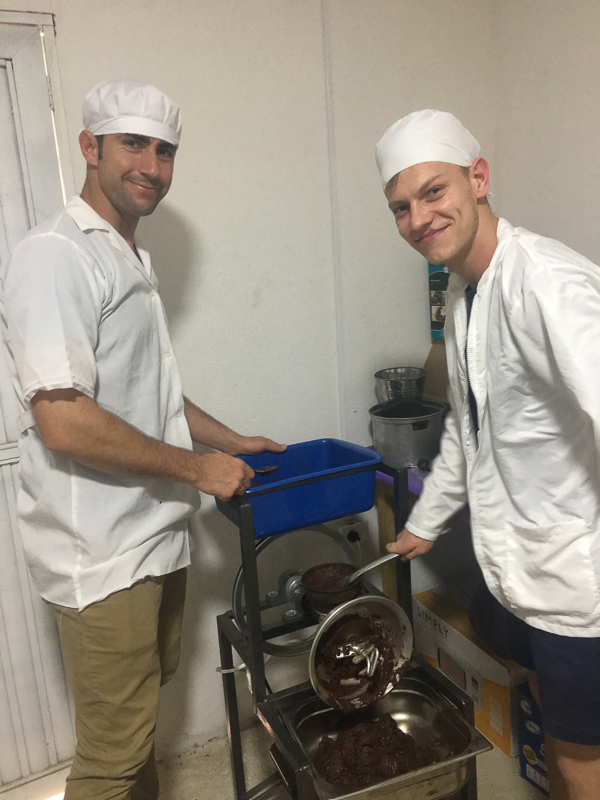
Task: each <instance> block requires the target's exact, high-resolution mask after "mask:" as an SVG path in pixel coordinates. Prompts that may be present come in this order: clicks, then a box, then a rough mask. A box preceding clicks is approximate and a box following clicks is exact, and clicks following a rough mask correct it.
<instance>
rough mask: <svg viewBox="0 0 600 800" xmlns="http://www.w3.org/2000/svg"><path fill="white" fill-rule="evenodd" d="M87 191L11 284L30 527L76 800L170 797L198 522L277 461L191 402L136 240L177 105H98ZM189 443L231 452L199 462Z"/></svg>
mask: <svg viewBox="0 0 600 800" xmlns="http://www.w3.org/2000/svg"><path fill="white" fill-rule="evenodd" d="M83 117H84V128H85V130H83V131H82V132H81V134H80V137H79V142H80V146H81V151H82V153H83V156H84V158H85V160H86V162H87V175H86V180H85V185H84V187H83V191H82V193H81V197H75V198H72V199H71V200H70V201H69V203H68V204H67V206H66V208H65V210H64V211H62V212H60V213H59V214H57V215H55V216H54V217H52V218H51V219H49V220H47V221H46V222H44V223H43V224H41V225H39V226H38V227H37V228H35V229H34V230H32V231H30V232H29V234H28V235H27V236H26V238H25V239H24V240H23V241H22V242H21V243H19V244H18V245H17V246H16V247H15V249H14V251H13V253H12V254H11V258H10V259H9V261H8V264H7V265H5V267H4V269H3V271H2V274H1V275H0V279H1V284H2V296H1V303H2V322H3V332H4V337H5V340H6V345H7V348H8V355H9V366H10V369H11V373H12V377H13V381H14V385H15V388H16V391H17V397H18V400H19V402H20V404H21V411H22V415H21V428H22V436H21V439H20V442H19V447H20V453H21V465H20V477H21V489H20V492H19V497H18V510H19V519H20V528H21V532H22V536H23V542H24V548H25V553H26V557H27V560H28V564H29V567H30V570H31V573H32V576H33V579H34V582H35V584H36V586H37V588H38V589H39V591H40V593H41V595H42V597H44V598H45V599H46V600H47V601H48V602H50V603H52V604H53V605H54V607H55V609H56V613H57V618H58V621H59V631H60V635H61V644H62V648H63V655H64V659H65V666H66V669H67V674H68V677H69V680H70V684H71V688H72V691H73V696H74V699H75V712H76V733H77V752H76V755H75V759H74V763H73V767H72V770H71V773H70V775H69V778H68V781H67V789H66V794H65V798H66V800H105V799H106V800H108V799H109V798H114V799H115V800H117V798H131V800H156V798H157V797H158V781H157V778H156V770H155V765H154V756H153V741H154V728H155V724H156V715H157V711H158V690H159V687H160V685H161V683H165V682H166V681H167V680H168V679H169V678H170V677H171V676H172V674H173V673H174V671H175V669H176V666H177V662H178V659H179V637H180V630H181V618H182V612H183V600H184V595H185V576H186V567H187V566H188V565H189V563H190V539H189V531H188V519H189V517H190V516H191V514H193V513H194V511H196V510H197V508H198V507H199V502H200V501H199V498H200V495H199V491H203V492H206V493H207V494H212V495H214V496H216V497H218V498H220V499H223V500H227V499H229V498H231V497H232V496H233V495H234V494H243V493H244V491H245V490H246V489H247V488H248V487H249V485H250V481H251V479H252V477H253V474H254V473H253V471H252V470H251V469H250V467H248V466H247V465H246V464H245V463H244V462H243V461H242V460H241V459H239V458H235V457H234V455H240V454H241V455H243V454H256V453H260V452H263V451H265V450H269V451H272V452H281V451H283V450H285V446H284V445H280V444H277V443H276V442H274V441H272V440H270V439H266V438H264V437H259V436H257V437H247V436H241V435H239V434H237V433H235V432H234V431H233V430H231V429H230V428H228V427H227V426H225V425H223V424H222V423H220V422H218V421H217V420H215V419H213V418H212V417H210V416H209V415H208V414H206V413H204V412H203V411H201V410H200V409H199V408H197V407H196V406H195V405H194V404H193V403H191V402H190V401H189V400H187V399H186V398H185V397H184V396H183V391H182V386H181V380H180V377H179V372H178V368H177V364H176V361H175V358H174V356H173V352H172V347H171V343H170V339H169V334H168V330H167V324H166V317H165V313H164V308H163V306H162V303H161V301H160V297H159V295H158V282H157V279H156V276H155V274H154V272H153V270H152V267H151V264H150V258H149V256H148V254H147V253H146V252H145V251H144V250H142V249H141V248H140V247H139V246H138V245H137V244H136V240H135V231H136V227H137V224H138V221H139V218H140V217H142V216H147V215H149V214H151V213H152V212H153V211H154V209H155V208H156V206H157V205H158V203H159V202H160V201H161V200H162V198H163V197H164V196H165V195H166V193H167V192H168V190H169V187H170V185H171V179H172V175H173V164H174V159H175V154H176V150H177V147H178V144H179V137H180V132H181V121H180V112H179V109H178V107H177V106H176V105H175V104H174V103H173V101H172V100H171V99H170V98H169V97H167V96H166V95H165V94H163V92H161V91H160V90H159V89H157V88H156V87H154V86H150V85H148V84H143V83H138V82H134V81H112V82H107V83H102V84H99V85H97V86H95V87H94V88H93V89H92V90H90V92H88V94H87V95H86V97H85V100H84V105H83ZM192 440H193V441H196V442H199V443H202V444H204V445H208V446H209V447H212V448H214V449H215V450H218V451H220V452H218V453H212V454H207V455H198V454H196V453H194V451H193V450H192Z"/></svg>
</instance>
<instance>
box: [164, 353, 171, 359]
mask: <svg viewBox="0 0 600 800" xmlns="http://www.w3.org/2000/svg"><path fill="white" fill-rule="evenodd" d="M163 358H171V353H169V352H167V353H165V354H164V355H163Z"/></svg>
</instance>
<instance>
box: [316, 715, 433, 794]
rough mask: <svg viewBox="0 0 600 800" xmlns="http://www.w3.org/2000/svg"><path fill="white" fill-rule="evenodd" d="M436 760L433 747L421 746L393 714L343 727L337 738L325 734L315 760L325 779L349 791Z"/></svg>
mask: <svg viewBox="0 0 600 800" xmlns="http://www.w3.org/2000/svg"><path fill="white" fill-rule="evenodd" d="M436 761H439V757H438V755H437V754H436V752H435V750H434V749H433V747H431V746H423V747H419V746H418V745H417V744H416V742H415V740H414V739H413V738H412V736H410V735H409V734H407V733H404V732H403V731H401V730H400V728H398V727H397V725H396V722H395V721H394V718H393V717H392V716H391V715H390V714H383V715H382V716H381V717H379V719H377V720H376V721H374V722H359V723H358V724H355V725H353V726H352V727H350V728H347V729H346V730H341V731H340V732H339V733H338V736H337V739H335V740H334V739H332V738H331V737H330V736H324V737H323V738H322V739H321V741H320V742H319V746H318V748H317V751H316V753H315V756H314V759H313V762H314V765H315V768H316V769H317V771H318V772H319V773H320V774H321V775H322V777H323V778H325V780H327V781H329V783H331V784H333V785H334V786H339V787H341V788H344V789H349V790H355V789H364V788H366V787H367V786H373V785H375V784H376V783H381V781H387V780H389V779H390V778H395V777H396V776H397V775H403V774H405V773H407V772H412V771H413V770H416V769H421V768H422V767H426V766H429V765H430V764H433V763H435V762H436Z"/></svg>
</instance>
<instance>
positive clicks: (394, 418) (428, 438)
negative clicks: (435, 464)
mask: <svg viewBox="0 0 600 800" xmlns="http://www.w3.org/2000/svg"><path fill="white" fill-rule="evenodd" d="M448 408H449V406H448V404H447V403H438V402H436V401H434V400H392V401H390V402H388V403H382V404H379V405H376V406H373V407H372V408H370V409H369V414H370V415H371V424H372V428H373V444H374V445H375V450H376V451H377V452H378V453H379V454H380V455H381V456H383V460H384V462H385V463H386V464H387V465H388V466H390V467H395V468H396V469H402V468H404V467H413V466H416V465H417V464H418V463H419V462H420V461H421V462H423V461H427V462H431V461H432V460H433V459H434V458H435V457H436V455H437V454H438V452H439V449H440V437H441V435H442V430H443V427H444V417H445V415H446V412H447V411H448Z"/></svg>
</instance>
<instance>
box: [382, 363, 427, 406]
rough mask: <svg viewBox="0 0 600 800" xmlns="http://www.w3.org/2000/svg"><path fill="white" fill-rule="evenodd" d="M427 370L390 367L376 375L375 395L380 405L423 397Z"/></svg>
mask: <svg viewBox="0 0 600 800" xmlns="http://www.w3.org/2000/svg"><path fill="white" fill-rule="evenodd" d="M424 385H425V370H424V369H421V368H420V367H390V368H388V369H380V370H379V372H376V373H375V395H376V397H377V402H378V403H387V402H388V401H389V400H399V399H401V398H416V399H420V398H421V397H423V387H424Z"/></svg>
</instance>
